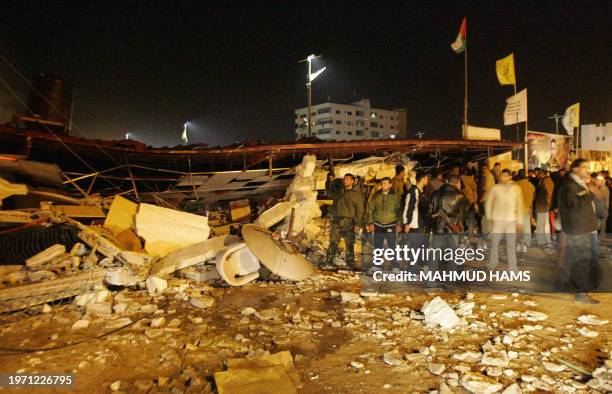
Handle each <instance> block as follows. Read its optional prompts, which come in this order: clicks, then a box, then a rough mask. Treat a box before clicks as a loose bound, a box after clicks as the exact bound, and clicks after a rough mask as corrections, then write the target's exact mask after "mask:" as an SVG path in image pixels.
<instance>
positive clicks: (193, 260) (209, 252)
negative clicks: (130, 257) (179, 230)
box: [151, 235, 227, 276]
mask: <svg viewBox="0 0 612 394" xmlns="http://www.w3.org/2000/svg"><path fill="white" fill-rule="evenodd" d="M226 239H227V235H222V236H219V237H214V238H210V239H207V240H205V241H202V242H199V243H196V244H193V245H189V246H185V247H183V248H181V249H178V250H175V251H174V252H172V253H170V254H169V255H167V256H166V257H164V258H162V259H160V260H158V261H157V262H156V263H154V264H153V266H152V268H151V275H157V276H164V275H169V274H171V273H173V272H174V271H177V270H180V269H184V268H188V267H191V266H194V265H196V264H200V263H204V262H205V261H206V260H208V259H212V258H214V257H215V256H216V255H217V254H218V253H219V251H221V249H223V247H224V246H225V241H226Z"/></svg>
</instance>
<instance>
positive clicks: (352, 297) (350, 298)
mask: <svg viewBox="0 0 612 394" xmlns="http://www.w3.org/2000/svg"><path fill="white" fill-rule="evenodd" d="M340 299H341V300H342V302H346V303H355V304H363V303H364V302H365V301H364V300H363V298H361V296H360V295H359V294H357V293H351V292H349V291H341V292H340Z"/></svg>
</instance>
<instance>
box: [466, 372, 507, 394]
mask: <svg viewBox="0 0 612 394" xmlns="http://www.w3.org/2000/svg"><path fill="white" fill-rule="evenodd" d="M461 385H462V386H463V387H464V388H465V389H466V390H468V391H469V392H471V393H476V394H492V393H496V392H498V391H499V390H501V389H502V387H504V386H503V385H502V384H501V383H498V382H497V381H495V380H493V379H491V378H489V377H486V376H484V375H482V374H480V373H475V372H467V373H466V374H465V375H463V376H462V377H461Z"/></svg>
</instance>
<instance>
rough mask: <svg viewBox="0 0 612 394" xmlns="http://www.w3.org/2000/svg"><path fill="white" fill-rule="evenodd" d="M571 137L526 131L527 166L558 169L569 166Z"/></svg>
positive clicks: (551, 169) (530, 167)
mask: <svg viewBox="0 0 612 394" xmlns="http://www.w3.org/2000/svg"><path fill="white" fill-rule="evenodd" d="M571 150H572V137H571V136H567V135H558V134H548V133H538V132H534V131H529V132H528V133H527V166H528V168H529V169H530V170H533V169H536V168H542V169H545V170H549V171H558V170H560V169H562V168H565V169H567V168H569V165H570V151H571Z"/></svg>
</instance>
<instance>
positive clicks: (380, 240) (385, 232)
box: [362, 223, 397, 269]
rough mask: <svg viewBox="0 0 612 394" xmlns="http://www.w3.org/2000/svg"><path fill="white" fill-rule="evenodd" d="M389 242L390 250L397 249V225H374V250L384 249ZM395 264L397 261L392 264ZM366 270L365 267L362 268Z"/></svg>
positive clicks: (392, 261)
mask: <svg viewBox="0 0 612 394" xmlns="http://www.w3.org/2000/svg"><path fill="white" fill-rule="evenodd" d="M385 241H387V248H388V249H395V244H396V243H397V233H396V232H395V223H393V224H387V225H379V224H378V223H374V249H383V248H384V247H385ZM394 263H395V259H393V260H391V264H394ZM362 269H365V267H362Z"/></svg>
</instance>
